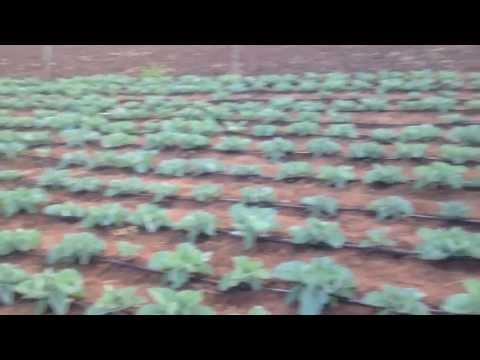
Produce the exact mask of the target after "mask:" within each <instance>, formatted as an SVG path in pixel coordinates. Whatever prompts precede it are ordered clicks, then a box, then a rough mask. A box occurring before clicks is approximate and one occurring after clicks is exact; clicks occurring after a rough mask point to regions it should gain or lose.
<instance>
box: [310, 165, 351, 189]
mask: <svg viewBox="0 0 480 360" xmlns="http://www.w3.org/2000/svg"><path fill="white" fill-rule="evenodd" d="M317 178H318V179H320V180H321V181H325V182H326V183H327V185H330V186H335V187H337V188H344V187H345V186H346V185H347V183H348V182H350V181H354V180H356V179H357V176H356V175H355V172H354V167H353V166H346V165H341V166H330V165H324V166H321V167H320V172H319V174H318V175H317Z"/></svg>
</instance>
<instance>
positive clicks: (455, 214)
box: [438, 201, 472, 220]
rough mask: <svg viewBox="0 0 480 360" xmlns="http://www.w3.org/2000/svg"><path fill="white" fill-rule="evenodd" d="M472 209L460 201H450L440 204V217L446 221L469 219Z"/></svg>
mask: <svg viewBox="0 0 480 360" xmlns="http://www.w3.org/2000/svg"><path fill="white" fill-rule="evenodd" d="M471 211H472V209H471V208H470V207H469V206H467V205H465V204H464V203H463V202H459V201H449V202H443V203H440V211H439V212H438V215H439V216H440V217H441V218H443V219H446V220H459V219H465V218H467V217H468V216H469V215H470V213H471Z"/></svg>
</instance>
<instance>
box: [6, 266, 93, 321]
mask: <svg viewBox="0 0 480 360" xmlns="http://www.w3.org/2000/svg"><path fill="white" fill-rule="evenodd" d="M15 291H16V292H18V293H20V294H21V295H22V297H23V298H24V299H32V300H37V305H36V308H35V313H36V314H44V313H46V312H47V311H48V310H49V309H51V310H52V311H53V313H54V314H55V315H65V314H67V313H68V311H69V309H70V305H71V303H72V302H73V301H74V300H75V299H81V298H82V297H83V295H84V288H83V279H82V275H81V274H80V273H79V272H77V271H76V270H74V269H65V270H61V271H58V272H55V271H53V270H51V269H46V270H44V271H43V272H41V273H37V274H33V275H32V276H31V277H30V278H29V279H27V280H25V281H23V282H21V283H19V284H18V285H17V286H16V287H15Z"/></svg>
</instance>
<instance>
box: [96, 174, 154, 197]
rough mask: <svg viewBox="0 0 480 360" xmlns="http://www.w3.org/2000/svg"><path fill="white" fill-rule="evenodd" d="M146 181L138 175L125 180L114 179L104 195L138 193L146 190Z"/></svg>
mask: <svg viewBox="0 0 480 360" xmlns="http://www.w3.org/2000/svg"><path fill="white" fill-rule="evenodd" d="M145 187H146V185H145V183H144V182H143V181H142V179H140V178H138V177H133V178H127V179H123V180H112V181H110V183H109V184H108V186H107V189H106V190H105V192H104V193H103V195H105V196H108V197H113V196H118V195H137V194H141V193H142V192H144V191H145Z"/></svg>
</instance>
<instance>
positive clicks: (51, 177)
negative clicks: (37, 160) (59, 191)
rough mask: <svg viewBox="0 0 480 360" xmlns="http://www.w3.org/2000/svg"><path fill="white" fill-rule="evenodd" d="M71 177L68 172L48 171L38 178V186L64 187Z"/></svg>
mask: <svg viewBox="0 0 480 360" xmlns="http://www.w3.org/2000/svg"><path fill="white" fill-rule="evenodd" d="M68 177H70V171H68V170H56V169H47V170H45V171H44V172H43V173H42V174H41V175H40V176H39V177H38V178H37V185H38V186H41V187H63V184H64V182H65V178H68Z"/></svg>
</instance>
